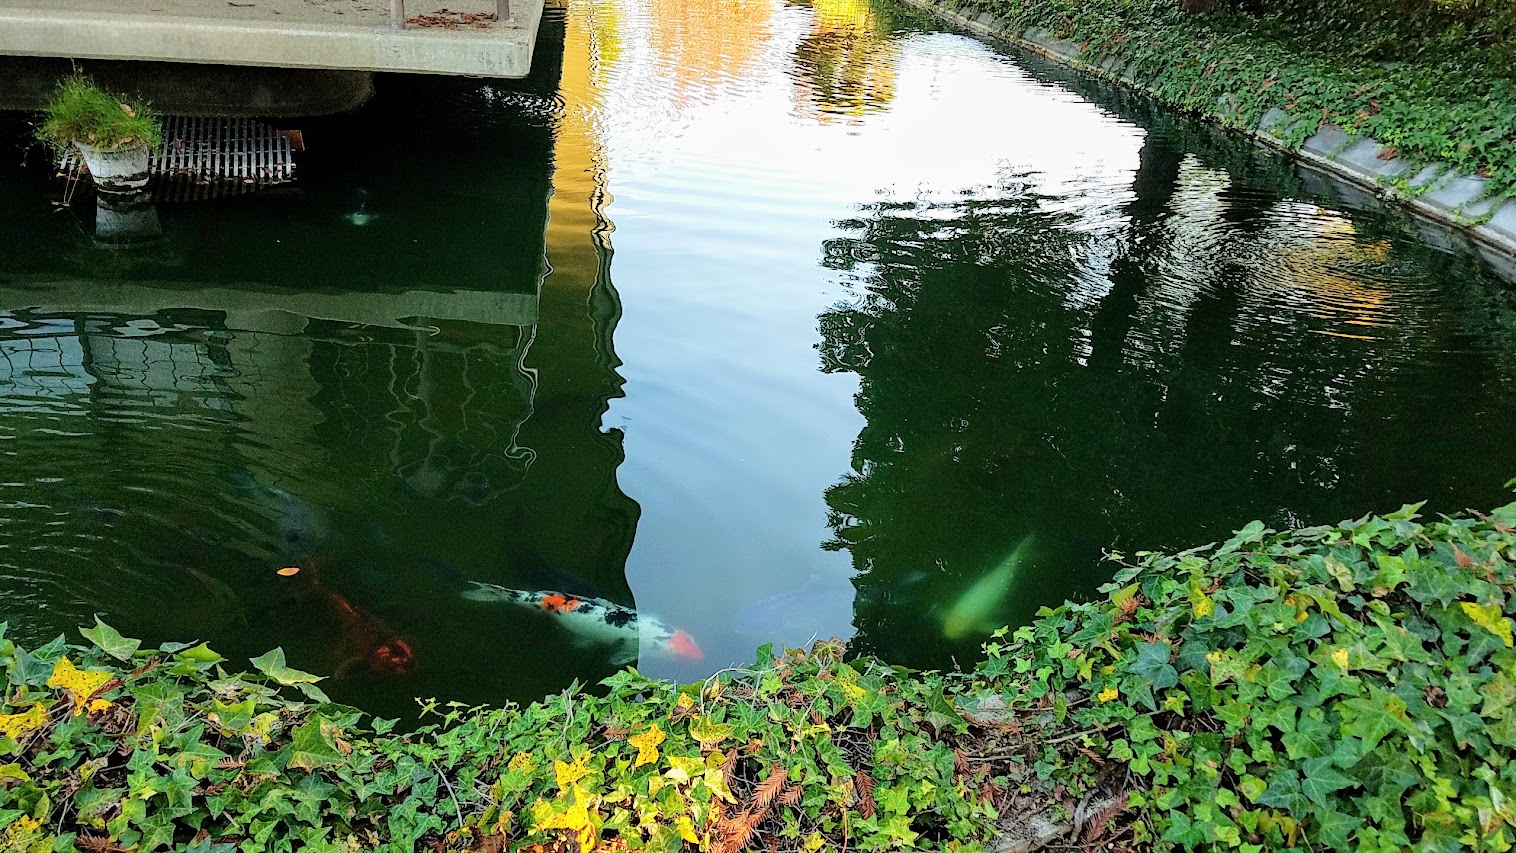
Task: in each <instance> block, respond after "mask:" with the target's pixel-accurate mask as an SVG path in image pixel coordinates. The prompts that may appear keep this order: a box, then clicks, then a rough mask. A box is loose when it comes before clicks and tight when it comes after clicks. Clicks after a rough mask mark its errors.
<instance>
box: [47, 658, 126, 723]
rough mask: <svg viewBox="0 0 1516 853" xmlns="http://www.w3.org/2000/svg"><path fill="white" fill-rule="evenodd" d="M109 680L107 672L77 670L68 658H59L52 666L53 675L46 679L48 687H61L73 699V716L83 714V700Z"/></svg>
mask: <svg viewBox="0 0 1516 853" xmlns="http://www.w3.org/2000/svg"><path fill="white" fill-rule="evenodd" d="M110 680H111V674H110V673H108V672H96V671H92V670H87V669H78V668H76V667H75V666H74V664H73V662H72V661H70V660H69V659H68V658H66V657H64V658H59V659H58V663H57V664H55V665H54V666H53V674H52V675H51V676H50V677H49V678H48V679H47V686H48V687H62V688H63V689H64V690H67V691H68V692H69V695H70V696H72V697H74V716H76V717H77V716H79V715H80V714H82V713H84V700H86V699H88V698H89V697H90V696H91V695H92V694H93V693H94V692H95V691H96V690H99V689H100V688H101V687H102V686H104V685H105V682H107V681H110Z"/></svg>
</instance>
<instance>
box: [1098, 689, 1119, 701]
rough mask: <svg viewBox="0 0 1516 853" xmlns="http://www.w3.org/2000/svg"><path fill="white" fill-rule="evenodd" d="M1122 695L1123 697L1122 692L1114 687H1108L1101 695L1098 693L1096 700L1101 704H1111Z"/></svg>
mask: <svg viewBox="0 0 1516 853" xmlns="http://www.w3.org/2000/svg"><path fill="white" fill-rule="evenodd" d="M1120 695H1121V691H1120V690H1117V689H1116V688H1114V687H1107V688H1106V689H1104V690H1102V691H1100V692H1099V693H1097V694H1096V695H1095V698H1097V699H1099V700H1100V701H1101V702H1109V701H1111V700H1112V699H1115V698H1116V697H1117V696H1120Z"/></svg>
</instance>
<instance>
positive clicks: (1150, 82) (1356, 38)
mask: <svg viewBox="0 0 1516 853" xmlns="http://www.w3.org/2000/svg"><path fill="white" fill-rule="evenodd" d="M904 2H907V3H909V4H910V5H913V6H916V7H918V8H922V9H925V10H927V11H930V12H933V13H935V14H938V15H940V16H943V17H946V18H948V19H950V20H953V21H956V22H957V23H959V24H961V25H963V26H965V27H968V28H970V29H972V30H974V31H976V32H978V33H980V34H982V35H986V36H991V37H995V38H999V39H1002V40H1005V41H1009V42H1012V43H1017V44H1020V45H1022V46H1023V47H1027V48H1030V49H1033V50H1036V51H1039V52H1041V53H1044V54H1046V55H1049V56H1051V57H1053V58H1055V59H1058V60H1060V61H1063V62H1067V63H1069V64H1072V65H1074V66H1076V67H1079V68H1082V69H1084V70H1086V71H1090V72H1092V73H1095V74H1099V75H1102V76H1105V77H1109V78H1111V79H1115V80H1119V81H1121V82H1123V83H1125V84H1127V85H1130V86H1133V87H1135V88H1138V89H1142V90H1144V91H1146V92H1148V93H1150V94H1151V95H1153V96H1154V97H1156V98H1157V99H1158V100H1160V101H1162V102H1163V103H1165V104H1168V105H1170V106H1172V107H1176V108H1179V109H1183V110H1187V111H1190V112H1193V113H1195V114H1198V115H1201V116H1204V117H1206V118H1209V119H1211V120H1214V121H1217V122H1219V123H1221V124H1223V125H1225V126H1227V127H1229V128H1232V129H1234V130H1238V131H1241V132H1243V133H1247V134H1250V135H1252V136H1254V137H1256V138H1259V139H1261V140H1263V141H1265V142H1268V143H1269V144H1272V145H1275V146H1277V147H1280V148H1282V149H1284V150H1287V151H1290V152H1292V153H1294V154H1296V155H1297V156H1299V157H1300V158H1301V159H1303V160H1305V161H1306V162H1308V163H1311V164H1312V165H1314V166H1317V167H1319V168H1322V169H1324V170H1326V171H1329V172H1333V173H1335V174H1337V175H1338V176H1339V177H1342V178H1345V179H1347V180H1350V181H1353V182H1355V183H1358V184H1360V185H1363V186H1366V187H1369V188H1372V189H1374V190H1375V191H1376V192H1377V193H1379V194H1380V195H1381V196H1384V197H1387V198H1391V199H1395V200H1398V201H1400V202H1403V203H1405V204H1407V205H1408V206H1410V207H1411V208H1412V209H1413V210H1415V211H1416V212H1417V213H1419V214H1421V215H1423V216H1426V217H1428V218H1431V219H1434V220H1437V221H1440V222H1443V223H1445V224H1449V225H1453V226H1455V227H1458V228H1461V229H1463V230H1466V231H1467V232H1469V233H1470V234H1471V235H1472V236H1473V237H1475V238H1476V239H1478V240H1479V241H1480V242H1482V243H1484V244H1486V245H1488V246H1490V247H1492V248H1495V249H1497V250H1500V251H1502V252H1503V253H1505V254H1511V255H1516V70H1513V67H1516V60H1513V59H1512V57H1513V56H1516V47H1513V46H1512V42H1513V41H1516V32H1512V33H1504V36H1503V38H1504V40H1500V41H1498V42H1497V43H1495V44H1493V45H1489V44H1486V42H1487V41H1488V40H1489V39H1488V38H1484V39H1479V40H1476V39H1473V38H1466V39H1460V38H1459V33H1458V31H1453V32H1444V33H1439V34H1437V35H1438V36H1439V38H1437V39H1433V38H1432V37H1431V36H1430V35H1426V34H1424V36H1425V37H1424V38H1422V39H1421V40H1413V38H1412V36H1411V35H1409V34H1408V33H1407V32H1404V31H1403V30H1404V29H1405V28H1403V27H1402V28H1391V27H1390V25H1389V24H1387V23H1379V24H1377V25H1369V24H1365V25H1363V26H1361V27H1359V28H1356V29H1353V28H1345V27H1344V26H1343V20H1342V19H1343V18H1344V17H1348V18H1351V17H1352V16H1353V15H1354V14H1355V10H1357V9H1358V6H1356V5H1354V4H1337V6H1339V7H1341V8H1340V9H1339V13H1338V14H1337V15H1332V14H1325V13H1323V14H1320V15H1317V16H1315V17H1311V16H1308V15H1307V16H1302V17H1300V18H1296V19H1288V20H1286V19H1282V18H1278V17H1275V16H1271V15H1265V16H1263V17H1261V18H1260V17H1253V16H1249V15H1244V14H1239V13H1227V12H1214V13H1209V14H1187V13H1185V12H1183V11H1181V8H1180V4H1178V3H1164V2H1147V0H1143V2H1137V0H904ZM1502 32H1503V31H1502ZM1485 35H1486V36H1488V35H1489V34H1485ZM1397 46H1398V47H1399V48H1400V50H1399V51H1398V52H1396V50H1395V48H1396V47H1397ZM1387 56H1389V57H1392V58H1391V59H1387V58H1386V57H1387Z"/></svg>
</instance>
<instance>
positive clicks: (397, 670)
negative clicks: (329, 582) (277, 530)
mask: <svg viewBox="0 0 1516 853" xmlns="http://www.w3.org/2000/svg"><path fill="white" fill-rule="evenodd" d="M278 574H279V575H281V576H282V577H293V576H295V575H304V576H305V577H306V579H307V581H306V582H307V583H308V584H310V586H311V588H312V589H314V590H315V591H316V592H317V594H319V595H320V596H321V600H322V602H323V603H325V604H326V606H327V608H328V609H329V610H330V611H331V612H332V615H333V616H335V617H336V618H337V621H338V623H339V624H340V625H341V626H342V641H343V646H344V648H346V649H347V651H348V653H349V654H350V655H351V657H349V658H348V659H347V660H345V661H343V663H342V664H341V665H340V666H338V667H337V675H338V676H339V677H341V676H342V675H344V674H346V673H347V672H350V671H351V670H353V669H355V668H359V667H361V668H363V669H367V670H368V671H369V672H377V673H381V674H384V675H410V674H411V673H413V672H415V671H416V653H415V652H414V651H413V650H412V649H411V644H410V643H409V642H408V641H407V640H406V639H405V638H404V637H402V636H400V635H399V634H398V633H396V632H395V629H393V628H391V627H390V626H389V625H386V624H385V623H384V621H383V620H381V619H380V618H379V617H377V616H375V615H374V614H372V613H367V612H365V611H362V610H359V609H358V608H357V607H354V606H353V603H352V602H350V601H348V600H347V599H346V598H344V597H342V594H341V593H339V592H337V591H336V590H334V589H331V588H329V587H327V586H326V585H324V584H322V583H321V579H320V577H319V576H318V575H317V574H316V570H315V568H314V567H312V566H309V565H305V566H287V567H285V568H282V569H280V570H279V571H278Z"/></svg>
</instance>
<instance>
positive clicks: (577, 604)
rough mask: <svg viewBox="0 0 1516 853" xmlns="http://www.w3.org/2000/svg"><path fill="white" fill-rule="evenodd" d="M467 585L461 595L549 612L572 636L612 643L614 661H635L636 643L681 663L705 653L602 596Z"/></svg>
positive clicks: (680, 634) (682, 636)
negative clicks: (469, 587)
mask: <svg viewBox="0 0 1516 853" xmlns="http://www.w3.org/2000/svg"><path fill="white" fill-rule="evenodd" d="M470 583H471V584H472V588H471V589H467V590H464V592H463V597H464V598H467V599H469V600H470V601H498V602H504V603H506V604H515V605H517V606H520V607H525V608H527V609H529V610H535V611H537V612H539V613H543V614H546V615H548V616H552V617H553V618H555V619H557V620H558V622H559V624H561V625H563V627H565V628H567V629H568V630H569V631H572V632H573V633H574V634H575V635H576V636H578V637H582V638H583V639H585V640H587V641H589V642H594V643H604V644H606V645H610V646H612V647H613V648H614V649H615V651H614V653H613V654H612V656H611V663H614V664H617V665H620V664H626V663H631V662H632V661H634V660H636V659H637V652H638V649H639V647H640V643H641V641H646V643H647V647H648V648H650V649H653V650H654V651H657V652H659V653H661V654H665V655H668V656H670V657H676V658H681V659H683V660H687V661H698V660H700V659H701V658H703V657H704V656H705V655H704V653H702V652H701V651H700V647H699V646H697V645H695V641H694V639H693V638H691V637H690V635H689V634H687V633H685V632H684V631H682V630H679V629H677V628H670V627H669V626H668V625H665V624H664V623H663V622H661V621H659V620H658V619H657V618H655V617H653V616H649V615H647V614H644V613H638V612H637V611H635V610H632V609H630V608H626V607H622V606H621V605H619V604H616V603H615V602H611V601H606V600H605V599H603V598H588V597H584V596H575V595H568V594H567V593H562V592H554V591H552V590H532V591H528V590H523V589H510V588H508V587H503V586H497V585H495V584H492V583H479V582H478V581H470Z"/></svg>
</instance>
